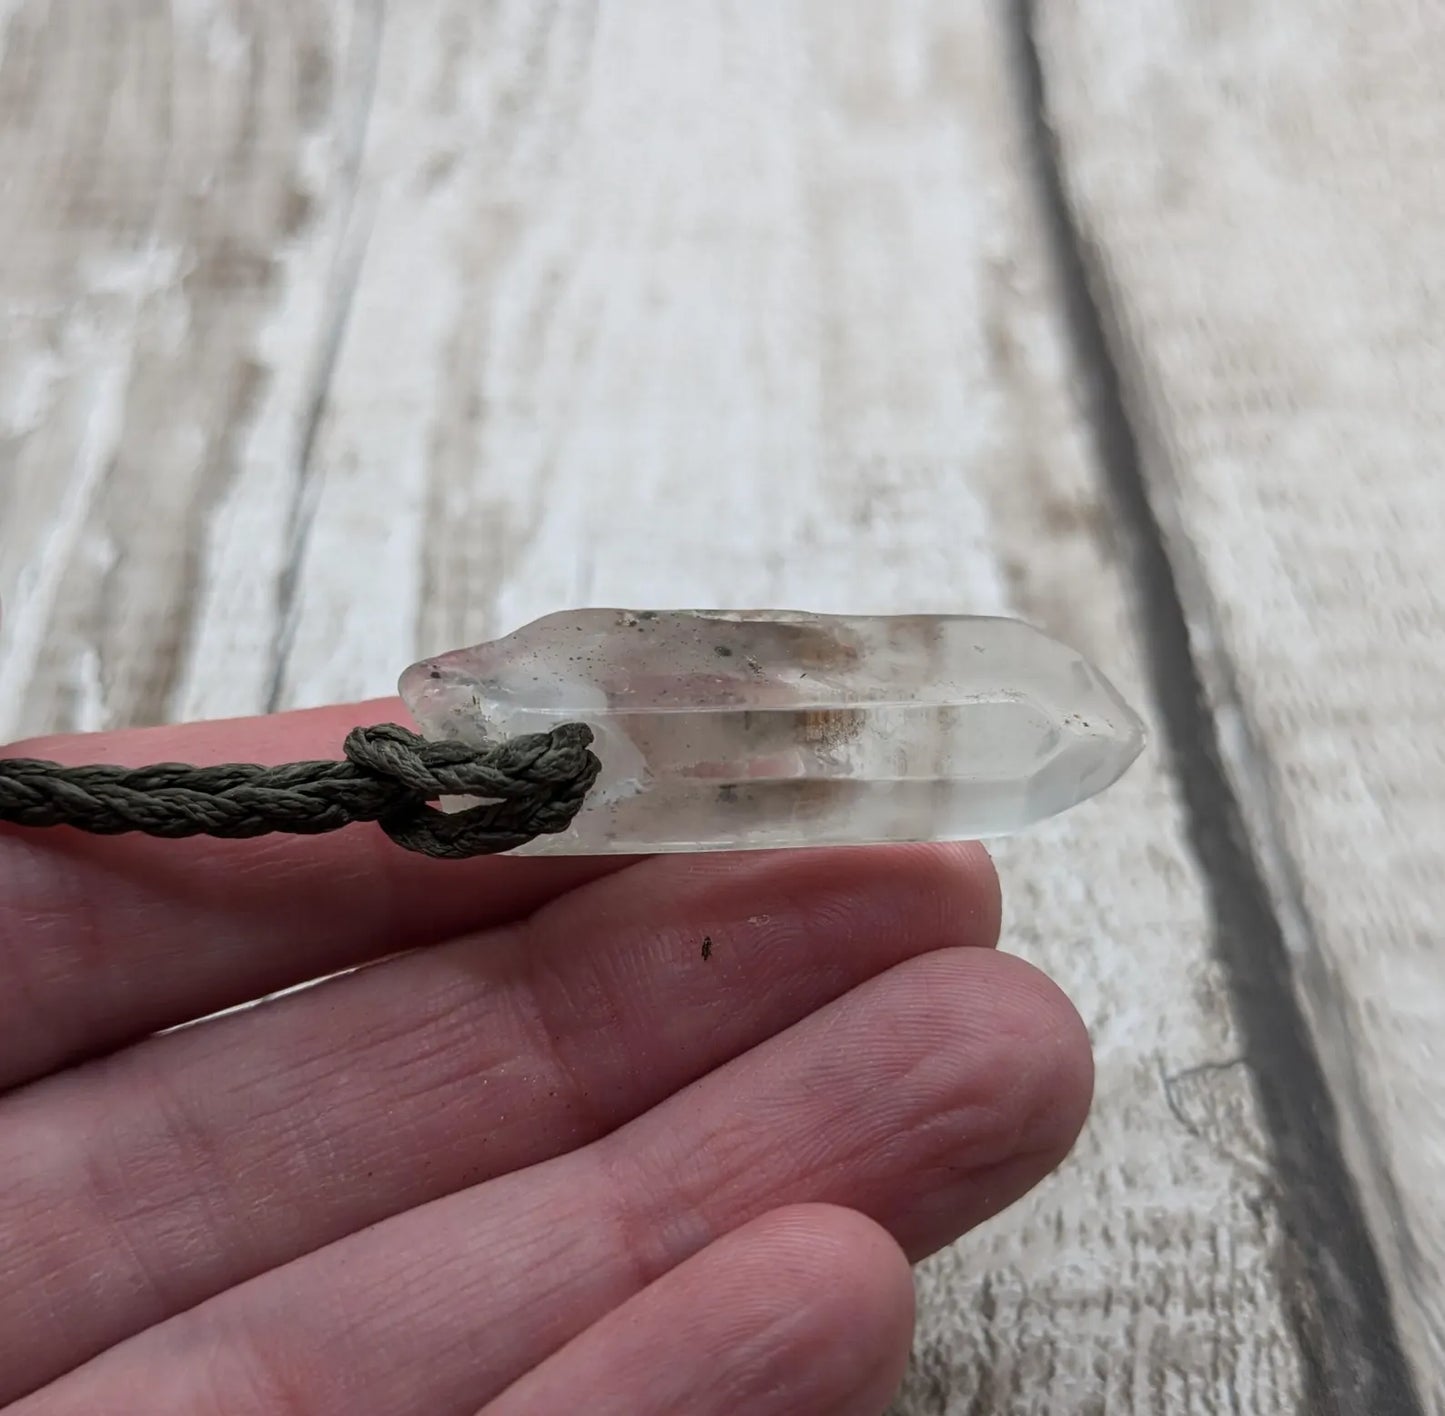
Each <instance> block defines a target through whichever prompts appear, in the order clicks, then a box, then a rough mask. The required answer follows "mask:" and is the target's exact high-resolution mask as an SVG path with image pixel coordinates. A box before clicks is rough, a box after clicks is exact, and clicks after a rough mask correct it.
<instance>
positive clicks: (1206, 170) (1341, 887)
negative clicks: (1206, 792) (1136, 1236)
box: [1038, 0, 1445, 1412]
mask: <svg viewBox="0 0 1445 1416" xmlns="http://www.w3.org/2000/svg"><path fill="white" fill-rule="evenodd" d="M1038 9H1039V13H1040V15H1041V16H1042V17H1043V21H1044V22H1043V26H1042V39H1043V55H1044V61H1045V72H1046V78H1047V84H1048V90H1049V94H1050V106H1051V116H1052V118H1053V121H1054V123H1055V124H1056V126H1057V128H1058V130H1059V133H1060V137H1061V141H1062V147H1063V153H1064V158H1065V167H1066V171H1067V173H1068V175H1069V178H1070V194H1071V196H1072V198H1073V201H1074V203H1075V205H1076V207H1077V210H1078V213H1079V219H1080V221H1081V223H1082V225H1083V227H1084V229H1085V231H1086V234H1087V236H1088V238H1089V239H1090V241H1091V242H1092V243H1093V244H1094V246H1095V247H1096V249H1097V251H1098V254H1099V259H1100V262H1101V273H1102V274H1103V276H1104V279H1105V282H1106V283H1107V284H1108V285H1109V286H1110V288H1111V290H1112V298H1113V303H1114V306H1115V309H1114V314H1115V317H1116V319H1117V321H1118V324H1119V327H1120V328H1119V335H1120V340H1119V343H1120V350H1121V355H1122V358H1123V361H1124V364H1125V372H1126V376H1127V378H1128V381H1129V386H1130V387H1129V392H1130V395H1131V398H1132V402H1133V404H1134V407H1135V408H1136V410H1137V411H1138V414H1139V416H1140V417H1141V419H1143V420H1145V421H1147V422H1148V424H1149V425H1150V443H1149V454H1150V456H1149V463H1148V467H1147V469H1146V470H1147V472H1148V474H1149V476H1150V478H1151V482H1152V490H1153V495H1154V498H1155V500H1156V503H1157V506H1158V509H1159V513H1160V515H1161V518H1162V519H1163V520H1164V521H1165V522H1166V524H1167V525H1168V526H1169V527H1170V528H1171V529H1172V530H1173V532H1174V536H1173V540H1174V543H1175V544H1174V550H1175V560H1176V563H1177V565H1178V567H1179V572H1180V575H1181V578H1182V584H1183V587H1184V590H1185V592H1186V598H1187V601H1188V605H1187V608H1188V610H1189V612H1190V614H1191V616H1192V620H1193V623H1192V626H1191V628H1192V631H1193V633H1194V635H1195V637H1196V639H1197V642H1198V645H1199V647H1200V648H1201V649H1202V650H1203V651H1204V652H1205V654H1206V656H1207V660H1209V661H1212V662H1213V664H1214V669H1215V672H1214V674H1213V681H1212V683H1211V689H1212V692H1213V694H1214V697H1215V699H1216V704H1217V709H1218V712H1219V715H1220V721H1221V724H1222V726H1223V728H1224V729H1225V743H1226V747H1227V748H1228V750H1229V753H1230V756H1231V759H1232V761H1231V767H1232V769H1233V773H1234V776H1235V780H1236V786H1237V789H1238V791H1239V792H1240V794H1241V797H1242V798H1243V800H1244V802H1245V805H1246V807H1247V809H1248V813H1249V817H1250V824H1251V828H1252V832H1253V835H1254V838H1255V842H1256V846H1257V849H1258V850H1259V853H1260V854H1261V856H1262V858H1263V859H1265V860H1266V861H1267V862H1269V863H1271V865H1272V870H1273V877H1274V878H1273V882H1272V883H1273V887H1274V890H1275V893H1276V896H1277V899H1278V903H1279V907H1280V909H1281V911H1282V914H1283V916H1284V918H1285V921H1286V924H1287V926H1288V928H1289V933H1290V936H1291V937H1290V941H1289V942H1290V944H1291V947H1292V952H1293V955H1294V963H1295V972H1296V979H1297V985H1298V988H1299V990H1300V993H1301V995H1302V997H1303V999H1304V1002H1305V1004H1306V1006H1307V1009H1308V1012H1309V1015H1310V1018H1311V1020H1312V1023H1313V1028H1314V1032H1315V1035H1316V1038H1317V1040H1318V1045H1319V1048H1320V1051H1321V1054H1322V1056H1323V1059H1324V1062H1325V1065H1326V1067H1327V1069H1328V1071H1329V1073H1330V1075H1331V1077H1332V1080H1333V1083H1334V1091H1335V1093H1336V1096H1337V1097H1338V1098H1339V1099H1340V1102H1341V1105H1342V1108H1343V1112H1344V1117H1345V1120H1346V1123H1347V1126H1348V1140H1349V1142H1350V1149H1351V1152H1352V1161H1353V1168H1354V1172H1355V1175H1356V1177H1357V1179H1358V1181H1359V1184H1360V1187H1361V1190H1362V1193H1363V1195H1364V1198H1365V1202H1366V1204H1367V1206H1368V1209H1369V1212H1370V1216H1371V1218H1372V1221H1373V1230H1374V1234H1375V1238H1376V1242H1377V1245H1378V1247H1379V1249H1380V1251H1381V1253H1382V1255H1383V1256H1384V1260H1385V1264H1386V1268H1387V1271H1388V1276H1389V1279H1390V1281H1391V1285H1392V1288H1393V1300H1394V1304H1395V1307H1396V1309H1397V1316H1398V1321H1399V1322H1400V1324H1401V1326H1402V1329H1403V1331H1404V1335H1405V1339H1406V1342H1407V1346H1408V1347H1409V1349H1410V1350H1411V1352H1412V1353H1413V1355H1414V1358H1415V1365H1416V1369H1417V1373H1418V1376H1419V1380H1420V1382H1421V1384H1422V1386H1423V1387H1424V1389H1425V1392H1424V1395H1425V1401H1426V1404H1427V1407H1428V1409H1430V1410H1433V1411H1436V1412H1439V1411H1445V1211H1442V1209H1441V1206H1440V1203H1439V1197H1440V1195H1441V1193H1442V1192H1445V1091H1442V1089H1441V1086H1440V1075H1441V1064H1442V1061H1445V936H1442V927H1441V919H1442V916H1445V838H1442V822H1445V816H1442V813H1441V802H1442V800H1445V756H1442V753H1441V749H1440V724H1441V722H1442V720H1445V674H1442V671H1441V667H1440V665H1441V657H1440V645H1441V643H1442V640H1445V559H1442V555H1441V549H1442V547H1445V476H1442V468H1441V459H1442V455H1445V454H1442V449H1445V392H1442V390H1445V341H1442V339H1441V335H1440V331H1441V328H1442V326H1445V278H1442V275H1441V256H1442V252H1445V182H1442V180H1441V169H1440V153H1441V145H1442V140H1445V90H1442V88H1441V85H1440V74H1441V73H1442V72H1445V12H1442V11H1441V10H1440V9H1439V7H1432V6H1419V5H1414V4H1409V3H1395V0H1371V2H1370V3H1367V4H1363V5H1348V6H1346V5H1334V6H1323V7H1321V6H1308V5H1273V6H1259V5H1249V4H1216V5H1211V6H1208V7H1200V6H1197V5H1193V4H1188V3H1184V0H1171V3H1165V4H1161V5H1155V6H1151V7H1149V8H1148V10H1147V12H1146V11H1145V10H1142V9H1139V8H1138V7H1129V6H1107V7H1106V6H1088V7H1084V6H1066V5H1060V6H1047V7H1045V6H1042V5H1041V6H1039V7H1038ZM1183 528H1187V533H1188V535H1187V538H1186V537H1185V535H1184V534H1183Z"/></svg>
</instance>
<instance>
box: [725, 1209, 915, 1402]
mask: <svg viewBox="0 0 1445 1416" xmlns="http://www.w3.org/2000/svg"><path fill="white" fill-rule="evenodd" d="M735 1237H736V1238H737V1239H738V1240H740V1241H742V1242H744V1243H747V1244H749V1245H750V1246H751V1247H752V1248H753V1249H754V1252H755V1255H756V1258H757V1260H758V1263H759V1269H760V1272H759V1274H758V1278H759V1280H760V1281H762V1282H766V1283H768V1284H769V1285H770V1286H771V1287H772V1289H773V1301H774V1302H775V1303H776V1302H780V1301H781V1302H783V1303H787V1304H789V1305H792V1304H796V1305H797V1306H798V1308H799V1309H800V1311H802V1312H804V1313H805V1321H806V1325H807V1329H808V1330H807V1331H805V1332H803V1333H800V1334H799V1338H800V1344H801V1345H804V1346H806V1347H812V1348H816V1349H817V1350H818V1351H819V1352H826V1353H828V1357H827V1360H828V1362H829V1363H830V1365H832V1367H833V1369H834V1380H835V1382H836V1386H837V1388H838V1390H839V1391H840V1392H847V1393H849V1399H848V1404H847V1405H846V1406H842V1407H837V1408H830V1409H836V1410H838V1411H840V1412H843V1411H847V1412H851V1411H853V1410H855V1409H856V1410H858V1411H868V1412H874V1411H877V1410H880V1409H881V1408H882V1406H883V1405H885V1404H886V1403H887V1401H888V1400H889V1399H890V1397H891V1396H892V1395H893V1393H894V1392H895V1391H896V1390H897V1389H898V1387H899V1385H900V1384H901V1383H902V1381H903V1377H904V1374H905V1372H906V1370H907V1367H908V1357H909V1352H910V1350H911V1348H912V1344H913V1328H914V1321H915V1318H916V1315H917V1300H916V1294H915V1290H914V1285H913V1268H912V1265H911V1264H910V1263H909V1261H908V1256H907V1255H906V1254H905V1253H904V1252H903V1250H902V1249H901V1248H900V1247H899V1245H898V1241H897V1240H896V1239H894V1237H893V1236H892V1235H891V1234H890V1233H889V1232H888V1231H887V1230H886V1229H885V1228H884V1227H883V1226H882V1225H881V1224H879V1223H877V1222H876V1221H875V1220H873V1219H870V1218H869V1217H868V1216H867V1215H865V1214H861V1213H860V1212H859V1211H857V1210H853V1209H848V1208H846V1207H844V1206H841V1205H833V1204H821V1203H813V1204H797V1205H789V1206H787V1207H785V1208H783V1209H778V1210H774V1211H772V1212H770V1213H768V1214H765V1215H763V1216H761V1217H760V1218H758V1219H756V1220H753V1221H752V1222H751V1223H750V1224H748V1225H746V1226H744V1227H743V1229H742V1230H740V1231H738V1232H737V1234H736V1236H735ZM779 1280H781V1284H780V1283H779Z"/></svg>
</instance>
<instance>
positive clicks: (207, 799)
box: [0, 723, 601, 860]
mask: <svg viewBox="0 0 1445 1416" xmlns="http://www.w3.org/2000/svg"><path fill="white" fill-rule="evenodd" d="M591 742H592V730H591V729H590V728H589V727H587V725H586V724H585V723H563V724H562V725H561V726H560V727H556V728H553V729H552V731H551V732H547V733H530V734H527V735H525V736H522V737H515V738H509V739H507V740H506V741H503V742H499V743H494V744H490V745H488V746H487V747H482V748H477V747H470V746H468V745H467V744H465V743H459V742H428V741H427V740H426V739H425V738H422V737H419V736H418V735H417V734H416V733H413V732H410V731H408V730H407V729H406V728H403V727H401V726H400V725H398V724H396V723H383V724H381V725H379V726H377V727H368V728H353V729H352V730H351V732H350V733H349V734H348V735H347V738H346V743H345V746H344V749H343V750H344V752H345V754H346V756H345V760H344V761H337V762H288V763H284V764H283V765H281V766H276V767H267V766H260V765H256V764H250V763H227V764H223V765H221V766H217V767H195V766H191V765H188V764H185V763H175V762H166V763H160V764H157V765H155V766H151V767H113V766H108V765H91V766H81V767H67V766H63V765H61V764H60V763H56V762H43V761H38V760H35V759H30V758H10V759H0V821H5V822H10V823H13V824H15V825H19V826H71V827H74V828H76V829H77V830H81V831H88V832H92V833H95V834H98V835H106V836H114V835H121V834H124V833H126V832H132V831H137V832H141V833H143V834H145V835H148V836H161V837H167V838H170V839H178V838H181V837H185V836H218V837H224V838H227V839H242V838H246V837H251V836H265V835H270V834H272V833H273V832H284V833H288V834H291V835H308V836H309V835H318V834H320V833H322V832H326V831H337V830H340V829H341V828H342V827H343V826H350V825H353V824H355V823H356V822H359V821H374V822H376V823H377V824H378V825H380V827H381V829H382V830H383V831H385V832H386V834H387V835H388V836H389V837H390V838H391V839H392V840H393V841H395V842H396V843H397V844H398V845H400V846H403V847H405V849H407V850H409V851H417V852H420V853H421V854H423V855H429V856H435V857H438V858H441V859H451V860H457V859H462V858H464V857H467V856H475V855H490V854H495V853H496V852H498V851H509V850H513V849H515V848H516V847H517V846H521V845H525V844H526V843H527V842H528V841H530V840H533V839H534V838H535V837H537V836H542V835H551V834H555V833H556V832H558V831H565V830H566V829H567V827H568V826H569V825H570V824H571V822H572V818H573V817H574V816H576V814H577V812H578V811H579V810H580V809H581V807H582V803H583V800H584V798H585V797H586V795H587V793H588V791H589V790H590V789H591V787H592V784H593V782H595V781H596V779H597V773H598V772H599V771H600V770H601V764H600V763H599V762H598V760H597V757H596V755H595V754H594V753H593V752H591V751H590V745H591ZM443 796H460V797H478V798H482V799H483V800H482V801H481V802H480V804H479V805H476V806H473V807H470V808H467V809H466V810H463V811H456V812H444V811H439V810H437V808H436V807H434V806H432V805H431V803H432V802H434V801H436V800H437V799H438V798H440V797H443Z"/></svg>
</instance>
